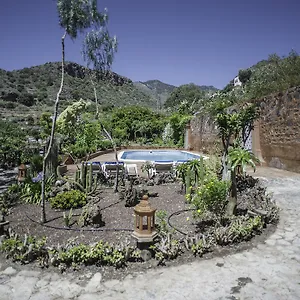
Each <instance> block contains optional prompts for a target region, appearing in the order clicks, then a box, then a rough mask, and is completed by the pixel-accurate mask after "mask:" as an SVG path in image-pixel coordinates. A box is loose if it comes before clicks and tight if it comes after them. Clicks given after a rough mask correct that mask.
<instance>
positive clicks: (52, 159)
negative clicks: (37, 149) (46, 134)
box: [45, 138, 58, 178]
mask: <svg viewBox="0 0 300 300" xmlns="http://www.w3.org/2000/svg"><path fill="white" fill-rule="evenodd" d="M49 143H50V140H48V142H47V148H48V147H49ZM57 166H58V145H57V143H56V140H55V138H54V139H53V143H52V147H51V150H50V153H49V156H48V158H47V160H46V169H45V176H46V178H49V177H51V176H53V177H54V178H56V176H57V172H56V171H57Z"/></svg>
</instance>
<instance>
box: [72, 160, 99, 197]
mask: <svg viewBox="0 0 300 300" xmlns="http://www.w3.org/2000/svg"><path fill="white" fill-rule="evenodd" d="M75 181H76V183H77V185H78V186H79V187H80V188H81V189H82V190H83V191H85V192H86V193H87V194H90V193H93V192H94V191H95V189H96V187H97V177H95V178H94V180H93V166H92V164H87V163H85V162H83V163H82V164H81V168H80V170H77V171H76V173H75Z"/></svg>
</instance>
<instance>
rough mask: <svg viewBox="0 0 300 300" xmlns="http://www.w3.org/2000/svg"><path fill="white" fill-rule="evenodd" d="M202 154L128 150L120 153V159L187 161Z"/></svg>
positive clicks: (178, 151) (175, 151)
mask: <svg viewBox="0 0 300 300" xmlns="http://www.w3.org/2000/svg"><path fill="white" fill-rule="evenodd" d="M199 158H200V155H197V154H194V153H191V152H187V151H180V150H128V151H122V152H120V154H119V160H120V161H124V162H129V161H130V162H134V161H136V162H145V161H174V162H176V161H187V160H190V159H199Z"/></svg>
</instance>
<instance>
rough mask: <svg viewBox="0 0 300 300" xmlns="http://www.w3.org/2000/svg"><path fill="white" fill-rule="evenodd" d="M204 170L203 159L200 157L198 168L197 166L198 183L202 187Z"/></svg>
mask: <svg viewBox="0 0 300 300" xmlns="http://www.w3.org/2000/svg"><path fill="white" fill-rule="evenodd" d="M204 176H205V169H204V159H203V156H201V157H200V166H199V182H200V185H201V186H202V185H203V183H204Z"/></svg>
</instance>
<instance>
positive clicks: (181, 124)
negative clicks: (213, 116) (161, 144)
mask: <svg viewBox="0 0 300 300" xmlns="http://www.w3.org/2000/svg"><path fill="white" fill-rule="evenodd" d="M191 118H192V116H190V115H182V114H180V113H174V114H172V115H171V116H170V117H169V124H170V126H171V128H172V131H173V137H172V139H173V142H174V144H175V145H177V146H178V147H183V146H184V133H185V127H186V124H187V123H188V122H189V121H190V120H191Z"/></svg>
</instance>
